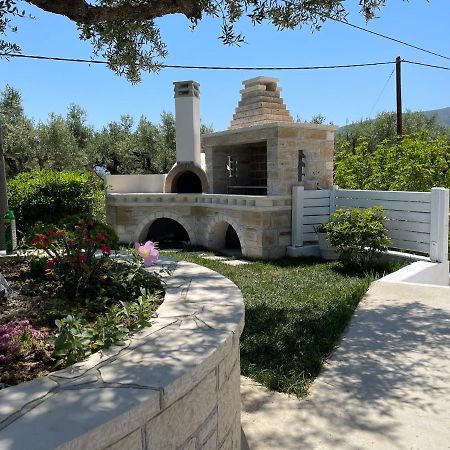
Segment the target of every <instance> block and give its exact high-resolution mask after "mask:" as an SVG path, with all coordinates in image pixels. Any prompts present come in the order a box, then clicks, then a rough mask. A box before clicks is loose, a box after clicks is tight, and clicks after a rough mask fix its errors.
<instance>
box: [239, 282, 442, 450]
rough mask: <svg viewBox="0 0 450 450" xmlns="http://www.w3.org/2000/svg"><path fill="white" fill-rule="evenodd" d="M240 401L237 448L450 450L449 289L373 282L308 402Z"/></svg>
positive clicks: (254, 391)
mask: <svg viewBox="0 0 450 450" xmlns="http://www.w3.org/2000/svg"><path fill="white" fill-rule="evenodd" d="M241 392H242V409H243V413H242V427H243V431H244V433H243V447H242V448H243V449H245V448H250V449H251V450H259V449H271V450H275V449H283V450H289V449H334V450H341V449H342V450H347V449H348V450H356V449H377V450H381V449H382V450H389V449H424V450H425V449H426V450H433V449H439V450H442V449H450V288H445V287H429V286H428V287H425V286H422V285H412V284H400V283H398V284H397V283H395V284H394V283H383V282H376V283H374V284H373V285H372V286H371V288H370V289H369V291H368V293H367V295H366V297H365V298H364V300H363V301H362V302H361V304H360V306H359V308H358V310H357V312H356V313H355V316H354V318H353V320H352V322H351V325H350V327H349V329H348V331H347V333H346V335H345V338H344V339H343V341H342V342H341V345H340V347H339V348H338V349H337V350H336V351H335V353H334V354H333V356H332V358H331V359H330V360H329V362H328V363H327V365H326V367H325V369H324V370H323V371H322V373H321V375H320V376H319V377H318V378H317V380H316V381H315V383H314V385H313V386H312V388H311V393H310V395H309V396H308V397H307V398H306V399H305V400H298V399H296V398H295V397H290V396H287V395H284V394H279V393H275V392H270V391H268V390H266V389H265V388H263V387H261V386H259V385H257V384H256V383H255V382H253V381H251V380H248V379H246V378H243V379H242V385H241Z"/></svg>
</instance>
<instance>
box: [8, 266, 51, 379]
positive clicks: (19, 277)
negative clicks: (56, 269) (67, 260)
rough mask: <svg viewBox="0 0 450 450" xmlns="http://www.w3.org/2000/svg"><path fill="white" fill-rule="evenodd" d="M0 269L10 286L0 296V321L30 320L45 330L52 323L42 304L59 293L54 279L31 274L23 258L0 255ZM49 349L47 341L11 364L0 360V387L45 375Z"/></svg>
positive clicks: (33, 324)
mask: <svg viewBox="0 0 450 450" xmlns="http://www.w3.org/2000/svg"><path fill="white" fill-rule="evenodd" d="M0 273H1V274H2V275H3V276H4V277H5V279H6V280H7V282H8V286H9V293H8V296H7V297H6V298H1V297H0V324H4V323H7V322H10V321H20V320H29V321H30V324H31V325H32V326H33V327H34V328H39V329H42V330H46V331H48V330H49V329H50V327H51V326H52V325H53V326H54V318H53V317H52V314H51V311H48V307H45V306H44V305H48V301H49V298H51V297H55V295H57V293H58V290H59V286H58V284H57V283H56V282H55V281H53V280H51V279H50V277H48V276H45V275H42V276H40V277H35V278H33V277H32V274H31V272H30V269H29V266H28V262H27V261H26V260H25V259H23V258H0ZM52 320H53V322H52ZM52 352H53V346H52V345H51V344H50V343H49V344H47V345H46V346H45V348H43V349H42V350H38V351H36V352H34V353H33V354H31V355H27V356H26V357H24V358H22V359H21V360H17V361H14V364H8V365H4V364H1V363H0V388H1V387H7V386H8V385H11V384H18V383H21V382H23V381H28V380H31V379H33V378H36V377H40V376H44V375H47V374H48V373H49V372H50V371H51V367H52V365H53V361H52V358H51V355H52Z"/></svg>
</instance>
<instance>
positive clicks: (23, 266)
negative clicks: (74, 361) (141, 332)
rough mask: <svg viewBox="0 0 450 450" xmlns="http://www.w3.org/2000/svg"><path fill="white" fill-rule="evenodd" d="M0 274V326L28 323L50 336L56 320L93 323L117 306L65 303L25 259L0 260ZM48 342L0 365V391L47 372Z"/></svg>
mask: <svg viewBox="0 0 450 450" xmlns="http://www.w3.org/2000/svg"><path fill="white" fill-rule="evenodd" d="M0 274H2V275H3V276H4V278H5V279H6V281H7V283H8V287H9V291H8V295H7V296H6V297H2V296H1V295H0V325H3V324H6V323H8V322H12V321H14V322H18V321H21V320H28V321H29V323H30V325H32V326H33V328H35V329H38V330H40V331H45V332H48V333H49V334H50V335H52V334H54V333H55V330H56V325H55V320H56V319H61V318H62V317H65V316H67V315H68V314H73V315H75V316H77V317H83V318H84V319H86V320H87V321H88V322H90V321H91V320H92V321H94V320H95V319H96V318H97V317H98V316H99V315H102V314H104V312H105V311H107V310H108V309H109V306H111V305H112V304H115V303H117V302H118V300H117V299H116V298H114V297H108V300H107V302H106V303H103V302H101V301H96V300H93V301H92V300H88V301H87V302H86V303H85V304H83V300H82V301H81V302H80V301H79V300H78V301H76V302H75V301H74V300H73V299H68V298H66V297H65V294H64V290H63V288H62V286H61V284H60V283H59V282H58V281H57V280H55V279H54V278H52V275H51V274H46V273H45V271H44V268H43V267H42V265H41V266H40V267H38V270H33V271H32V270H31V269H30V260H29V259H26V258H19V257H3V258H0ZM109 281H110V280H109V279H106V278H105V280H103V281H102V283H103V285H109V284H110V282H109ZM156 293H157V294H158V295H159V293H158V292H156ZM160 295H161V299H160V301H157V302H155V308H156V307H157V306H158V305H159V304H160V303H161V302H162V300H163V293H162V291H161V292H160ZM108 305H109V306H108ZM48 341H49V342H48V343H46V345H45V347H44V348H42V349H38V350H36V351H30V352H29V353H28V354H27V355H25V356H24V355H21V356H20V358H16V359H15V360H14V361H8V362H6V363H5V362H3V363H2V362H1V361H0V389H2V388H5V387H8V386H9V385H15V384H18V383H21V382H24V381H28V380H31V379H33V378H36V377H40V376H45V375H47V374H48V373H49V372H51V371H52V370H53V365H54V359H53V358H52V353H53V350H54V346H53V344H52V343H51V339H49V340H48ZM19 359H20V360H19Z"/></svg>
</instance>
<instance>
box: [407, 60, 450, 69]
mask: <svg viewBox="0 0 450 450" xmlns="http://www.w3.org/2000/svg"><path fill="white" fill-rule="evenodd" d="M402 62H404V63H407V64H415V65H416V66H424V67H432V68H433V69H442V70H450V67H445V66H436V65H435V64H426V63H422V62H418V61H408V60H407V59H402Z"/></svg>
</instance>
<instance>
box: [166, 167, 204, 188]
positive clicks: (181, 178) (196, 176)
mask: <svg viewBox="0 0 450 450" xmlns="http://www.w3.org/2000/svg"><path fill="white" fill-rule="evenodd" d="M164 192H165V193H173V194H207V193H208V192H209V184H208V178H207V177H206V174H205V172H204V171H203V170H202V169H201V168H200V167H198V166H197V165H196V164H195V163H193V162H177V163H176V164H175V165H174V166H173V167H172V169H171V170H170V172H169V173H168V174H167V177H166V181H165V183H164Z"/></svg>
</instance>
